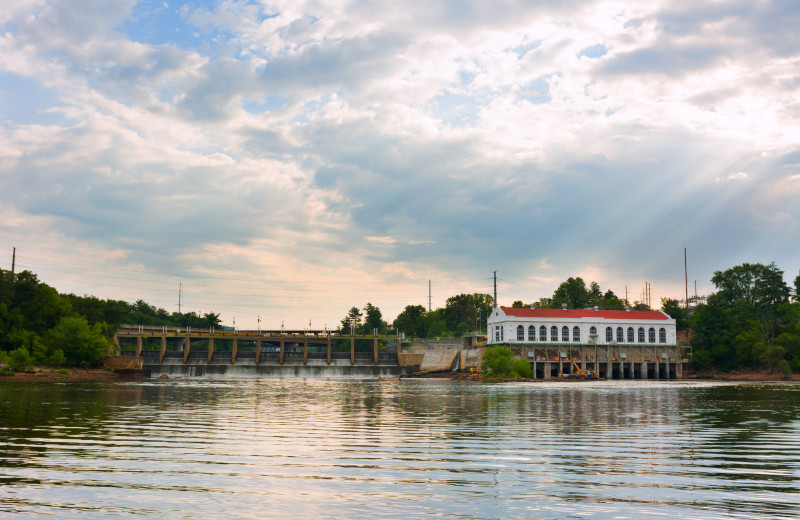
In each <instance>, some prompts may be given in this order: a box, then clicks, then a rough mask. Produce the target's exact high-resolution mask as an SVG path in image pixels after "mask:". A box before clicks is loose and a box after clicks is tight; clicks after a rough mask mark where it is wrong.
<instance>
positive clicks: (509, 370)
mask: <svg viewBox="0 0 800 520" xmlns="http://www.w3.org/2000/svg"><path fill="white" fill-rule="evenodd" d="M513 357H514V353H513V352H512V351H511V349H510V348H508V347H506V346H504V345H497V346H495V347H489V348H487V349H486V350H485V351H484V352H483V362H482V363H481V367H482V368H483V370H484V372H485V373H486V376H487V377H526V378H530V377H532V376H533V370H532V369H531V365H530V363H528V361H527V360H525V359H519V358H517V359H513Z"/></svg>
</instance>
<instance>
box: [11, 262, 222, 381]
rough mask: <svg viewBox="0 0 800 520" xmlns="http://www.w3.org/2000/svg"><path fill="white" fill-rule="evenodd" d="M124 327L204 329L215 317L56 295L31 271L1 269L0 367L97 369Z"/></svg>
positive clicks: (141, 303)
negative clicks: (148, 326) (36, 366)
mask: <svg viewBox="0 0 800 520" xmlns="http://www.w3.org/2000/svg"><path fill="white" fill-rule="evenodd" d="M123 323H134V324H144V325H166V326H181V327H185V326H191V327H197V328H207V327H213V326H218V325H219V324H220V319H219V314H215V313H207V314H204V315H202V316H199V315H198V314H197V313H195V312H189V313H177V312H173V313H169V312H167V311H166V310H164V309H161V308H157V307H154V306H152V305H150V304H148V303H146V302H144V301H142V300H138V301H136V302H135V303H128V302H125V301H122V300H103V299H100V298H97V297H95V296H76V295H74V294H59V293H58V291H56V289H54V288H53V287H50V286H49V285H47V284H45V283H43V282H41V281H39V279H38V277H37V276H36V275H35V274H34V273H32V272H30V271H22V272H20V273H12V272H11V271H6V270H4V269H0V363H3V364H4V365H6V366H5V367H4V368H5V370H6V371H15V370H20V369H24V368H26V367H27V366H30V365H49V366H62V365H69V366H99V365H100V364H101V363H102V362H103V358H104V357H105V356H106V355H107V354H108V352H109V349H110V347H111V337H112V336H113V335H114V333H115V332H116V330H117V329H118V328H119V326H120V325H122V324H123Z"/></svg>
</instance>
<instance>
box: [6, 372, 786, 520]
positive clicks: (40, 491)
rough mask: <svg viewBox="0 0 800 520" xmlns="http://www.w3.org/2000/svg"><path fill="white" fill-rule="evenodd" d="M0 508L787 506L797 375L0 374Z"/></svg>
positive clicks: (651, 512)
mask: <svg viewBox="0 0 800 520" xmlns="http://www.w3.org/2000/svg"><path fill="white" fill-rule="evenodd" d="M0 484H1V485H0V517H4V518H5V517H9V518H38V517H44V516H48V515H49V516H53V517H56V518H76V519H77V518H81V519H91V518H193V519H196V518H209V519H211V518H220V517H223V516H224V517H225V518H228V519H235V518H310V517H316V518H357V517H360V518H434V517H436V518H461V519H464V518H480V519H495V518H497V519H500V518H503V519H516V518H519V519H523V518H525V519H529V518H637V519H638V518H692V519H704V518H707V519H711V518H715V519H716V518H773V519H778V518H795V517H798V516H800V499H798V496H800V385H788V384H786V385H784V384H710V383H706V384H704V383H696V382H682V381H674V382H655V381H649V382H631V381H625V382H590V383H555V382H554V383H536V384H524V383H510V384H496V385H487V384H474V383H462V382H454V381H435V380H434V381H432V380H412V379H406V380H402V381H399V382H380V381H374V380H372V381H357V380H321V379H305V380H304V379H237V380H213V379H184V380H169V381H148V382H143V383H138V382H137V383H125V384H119V383H117V384H77V383H73V384H40V383H3V385H2V386H0Z"/></svg>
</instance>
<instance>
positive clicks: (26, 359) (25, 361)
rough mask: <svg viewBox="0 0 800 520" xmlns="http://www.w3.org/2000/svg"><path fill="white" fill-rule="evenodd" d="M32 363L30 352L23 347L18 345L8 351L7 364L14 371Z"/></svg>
mask: <svg viewBox="0 0 800 520" xmlns="http://www.w3.org/2000/svg"><path fill="white" fill-rule="evenodd" d="M32 364H33V358H31V354H30V352H28V349H26V348H25V347H19V348H18V349H16V350H12V351H11V352H9V353H8V366H9V367H10V368H11V370H13V371H14V372H18V371H20V370H24V369H26V368H28V367H29V366H31V365H32Z"/></svg>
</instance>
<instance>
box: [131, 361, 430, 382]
mask: <svg viewBox="0 0 800 520" xmlns="http://www.w3.org/2000/svg"><path fill="white" fill-rule="evenodd" d="M145 368H146V369H150V374H151V376H152V377H159V376H160V375H161V374H166V375H168V376H169V377H321V378H337V377H342V378H364V379H371V378H381V377H403V376H409V375H411V374H413V373H414V371H415V370H414V369H412V368H410V367H400V366H387V365H351V364H349V363H348V364H346V365H344V364H333V363H332V364H331V365H328V364H327V363H326V364H323V365H320V364H310V363H309V364H308V365H296V364H292V365H290V364H284V365H262V364H258V365H256V364H254V363H252V364H251V363H241V364H240V363H237V364H236V365H231V364H214V363H212V364H207V363H198V364H184V363H162V364H160V365H145Z"/></svg>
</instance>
